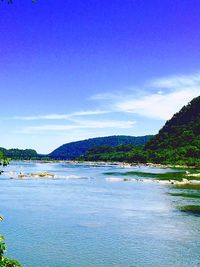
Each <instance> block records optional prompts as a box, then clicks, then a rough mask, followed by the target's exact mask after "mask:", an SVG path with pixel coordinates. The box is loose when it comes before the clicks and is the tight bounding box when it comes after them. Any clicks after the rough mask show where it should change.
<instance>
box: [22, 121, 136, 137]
mask: <svg viewBox="0 0 200 267" xmlns="http://www.w3.org/2000/svg"><path fill="white" fill-rule="evenodd" d="M134 124H135V122H134V121H120V120H104V121H92V120H85V121H78V120H77V121H75V122H74V123H73V124H59V125H54V124H50V125H39V126H29V127H24V128H23V129H21V130H18V131H17V133H22V134H34V133H43V132H49V131H51V132H52V131H53V132H55V131H59V132H60V131H70V130H79V129H104V128H118V129H128V128H132V127H133V126H134Z"/></svg>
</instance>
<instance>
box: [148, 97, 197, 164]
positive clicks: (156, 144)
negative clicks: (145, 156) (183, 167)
mask: <svg viewBox="0 0 200 267" xmlns="http://www.w3.org/2000/svg"><path fill="white" fill-rule="evenodd" d="M145 150H146V151H152V152H153V153H152V157H151V160H155V161H157V162H163V163H178V164H187V165H197V166H199V165H200V96H199V97H196V98H194V99H193V100H192V101H191V102H190V103H189V104H188V105H187V106H184V107H183V108H182V109H181V110H180V111H179V112H178V113H176V114H175V115H174V116H173V117H172V119H171V120H169V121H167V122H166V123H165V125H164V127H163V128H162V129H161V130H160V131H159V133H158V134H157V135H155V136H154V138H152V139H151V140H150V141H149V142H147V144H146V145H145ZM150 154H151V153H150Z"/></svg>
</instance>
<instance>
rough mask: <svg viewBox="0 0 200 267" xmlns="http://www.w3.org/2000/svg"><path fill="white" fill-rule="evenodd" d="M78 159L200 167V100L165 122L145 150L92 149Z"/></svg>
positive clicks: (132, 147)
mask: <svg viewBox="0 0 200 267" xmlns="http://www.w3.org/2000/svg"><path fill="white" fill-rule="evenodd" d="M80 159H83V160H100V161H101V160H103V161H125V162H153V163H162V164H172V165H174V164H175V165H178V164H179V165H192V166H196V167H200V97H197V98H194V99H193V100H192V101H191V102H190V103H189V104H188V105H187V106H184V107H183V108H182V109H181V110H180V111H179V112H178V113H176V114H175V115H174V116H173V117H172V119H171V120H169V121H167V122H166V124H165V125H164V126H163V128H162V129H161V130H160V131H159V133H158V134H157V135H156V136H154V137H153V138H151V139H150V140H149V141H148V142H147V143H146V144H145V146H138V147H135V146H132V145H126V146H116V147H109V146H102V147H95V148H92V149H90V150H89V151H88V152H87V153H85V154H84V155H83V156H82V157H80Z"/></svg>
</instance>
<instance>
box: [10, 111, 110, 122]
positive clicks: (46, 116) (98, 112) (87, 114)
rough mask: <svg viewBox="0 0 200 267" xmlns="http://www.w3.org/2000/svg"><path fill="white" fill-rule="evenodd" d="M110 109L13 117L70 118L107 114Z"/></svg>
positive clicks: (30, 118) (31, 119)
mask: <svg viewBox="0 0 200 267" xmlns="http://www.w3.org/2000/svg"><path fill="white" fill-rule="evenodd" d="M109 112H110V111H107V110H87V111H78V112H73V113H69V114H47V115H36V116H17V117H13V118H12V119H15V120H25V121H34V120H68V119H71V118H73V117H80V116H93V115H100V114H106V113H109Z"/></svg>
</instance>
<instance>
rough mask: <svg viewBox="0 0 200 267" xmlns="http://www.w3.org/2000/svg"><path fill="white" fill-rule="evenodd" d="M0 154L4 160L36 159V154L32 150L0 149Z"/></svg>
mask: <svg viewBox="0 0 200 267" xmlns="http://www.w3.org/2000/svg"><path fill="white" fill-rule="evenodd" d="M0 153H1V154H2V155H3V156H4V157H5V158H10V159H13V160H20V159H22V160H29V159H36V158H38V154H37V152H36V151H35V150H34V149H17V148H12V149H5V148H2V147H0Z"/></svg>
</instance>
